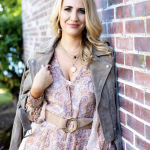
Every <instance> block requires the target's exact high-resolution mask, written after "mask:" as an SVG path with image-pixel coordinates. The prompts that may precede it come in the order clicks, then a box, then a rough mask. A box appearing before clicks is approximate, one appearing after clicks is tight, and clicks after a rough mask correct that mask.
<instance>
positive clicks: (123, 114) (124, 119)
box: [119, 110, 126, 125]
mask: <svg viewBox="0 0 150 150" xmlns="http://www.w3.org/2000/svg"><path fill="white" fill-rule="evenodd" d="M119 112H120V113H119V114H120V122H121V123H122V124H124V125H126V114H125V113H124V112H122V111H121V110H120V111H119Z"/></svg>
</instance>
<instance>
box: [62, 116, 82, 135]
mask: <svg viewBox="0 0 150 150" xmlns="http://www.w3.org/2000/svg"><path fill="white" fill-rule="evenodd" d="M69 120H71V121H76V122H77V128H76V129H75V130H73V131H70V130H68V129H67V128H62V130H63V131H64V132H65V133H73V132H74V131H76V130H78V129H79V121H78V119H76V118H69V119H67V122H68V121H69Z"/></svg>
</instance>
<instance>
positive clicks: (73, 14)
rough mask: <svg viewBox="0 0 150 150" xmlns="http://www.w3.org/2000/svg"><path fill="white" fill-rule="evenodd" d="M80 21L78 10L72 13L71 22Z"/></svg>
mask: <svg viewBox="0 0 150 150" xmlns="http://www.w3.org/2000/svg"><path fill="white" fill-rule="evenodd" d="M78 20H79V19H78V13H77V11H76V10H74V11H72V13H71V21H73V22H77V21H78Z"/></svg>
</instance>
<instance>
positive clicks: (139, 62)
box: [125, 54, 145, 68]
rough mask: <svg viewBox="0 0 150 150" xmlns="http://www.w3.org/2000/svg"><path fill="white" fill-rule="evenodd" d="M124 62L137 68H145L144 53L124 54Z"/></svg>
mask: <svg viewBox="0 0 150 150" xmlns="http://www.w3.org/2000/svg"><path fill="white" fill-rule="evenodd" d="M125 64H126V65H128V66H134V67H138V68H145V61H144V55H138V54H125Z"/></svg>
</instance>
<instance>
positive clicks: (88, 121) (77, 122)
mask: <svg viewBox="0 0 150 150" xmlns="http://www.w3.org/2000/svg"><path fill="white" fill-rule="evenodd" d="M45 118H46V121H48V122H50V123H52V124H54V125H56V126H58V127H60V128H61V129H62V130H63V131H64V132H66V133H72V132H74V131H76V130H79V129H91V127H92V121H93V118H83V119H76V118H68V119H63V118H60V117H58V116H55V115H53V114H52V113H51V112H49V111H46V112H45ZM68 121H71V124H72V126H73V128H72V130H69V129H68V128H67V122H68Z"/></svg>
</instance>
